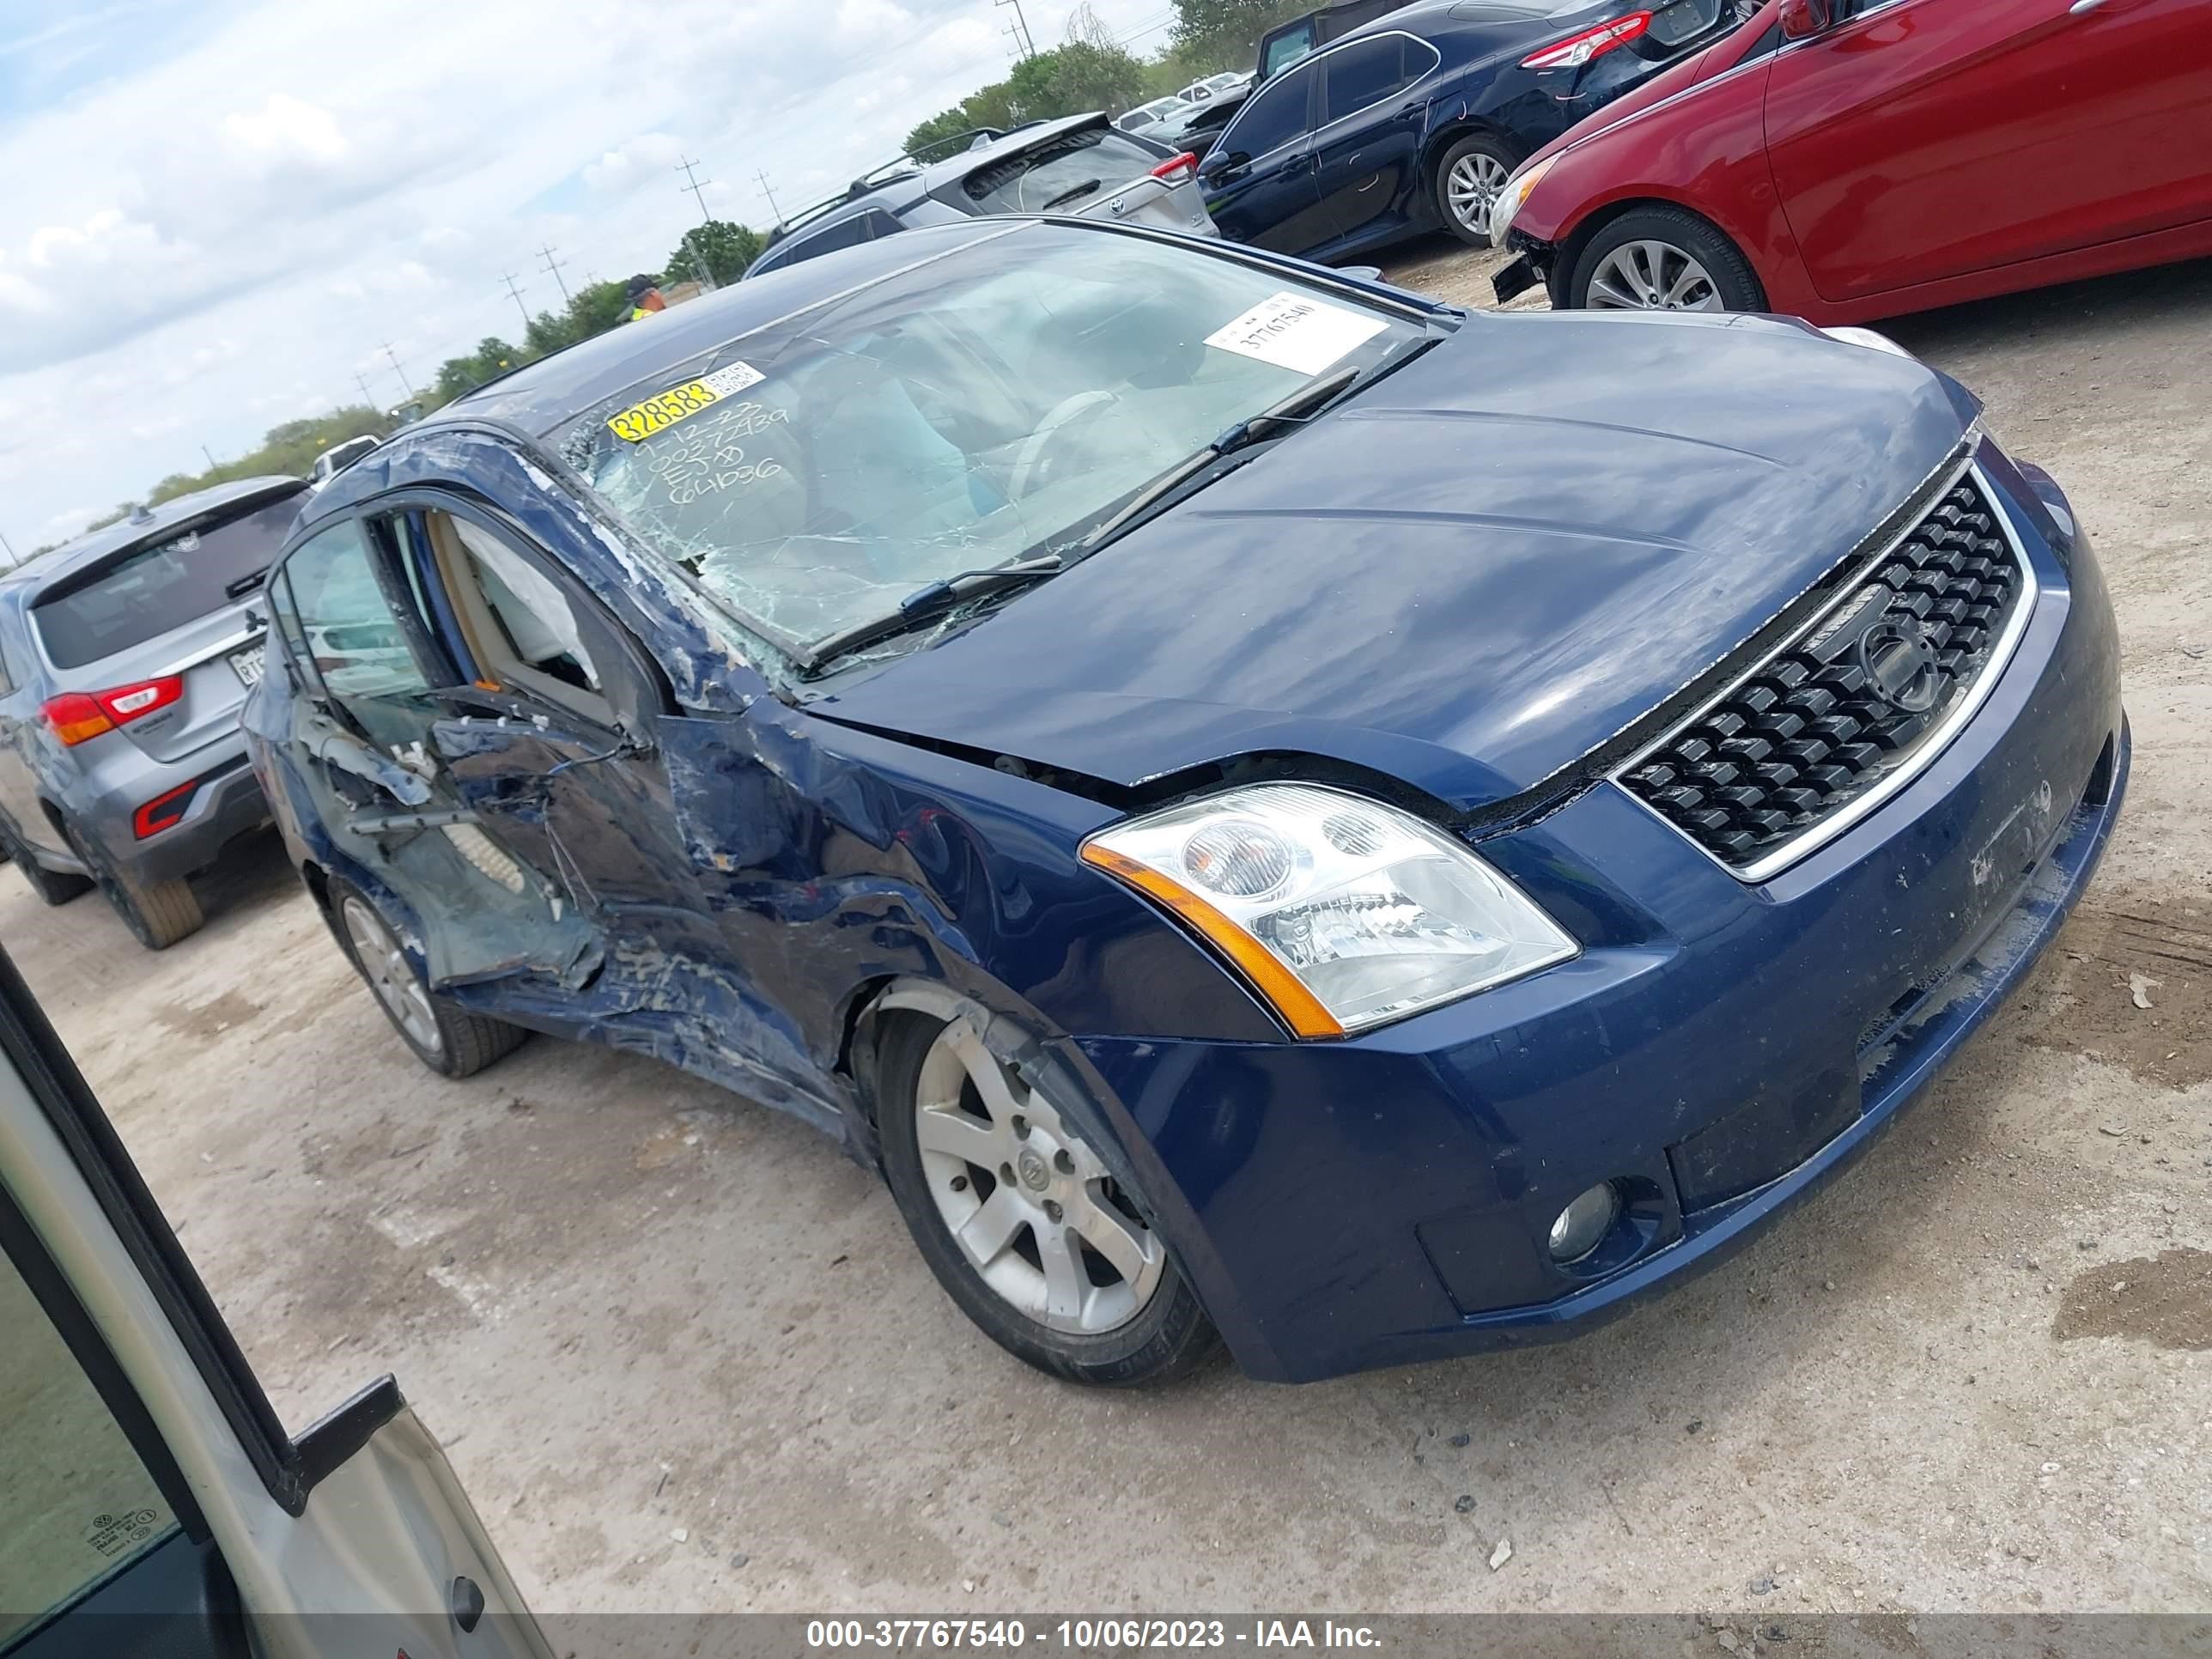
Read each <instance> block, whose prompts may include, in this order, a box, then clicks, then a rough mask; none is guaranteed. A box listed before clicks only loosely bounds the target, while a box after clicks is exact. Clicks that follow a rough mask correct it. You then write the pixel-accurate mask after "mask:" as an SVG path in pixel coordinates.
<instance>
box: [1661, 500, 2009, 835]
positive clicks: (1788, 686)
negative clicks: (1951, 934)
mask: <svg viewBox="0 0 2212 1659" xmlns="http://www.w3.org/2000/svg"><path fill="white" fill-rule="evenodd" d="M2022 586H2023V583H2022V580H2021V570H2020V567H2019V565H2018V563H2017V562H2015V559H2014V557H2013V553H2012V548H2011V545H2010V544H2008V542H2007V541H2006V539H2005V536H2004V532H2003V531H2002V529H2001V528H2000V527H1999V526H1998V523H1997V519H1996V512H1995V510H1994V509H1993V508H1992V507H1990V503H1989V501H1987V500H1986V499H1985V498H1984V495H1983V494H1982V490H1981V487H1980V486H1979V485H1978V483H1975V482H1974V480H1973V478H1972V477H1971V476H1969V477H1966V478H1964V479H1961V480H1960V483H1958V484H1957V485H1956V486H1955V487H1954V488H1953V489H1951V490H1950V491H1949V492H1948V494H1946V495H1944V497H1943V499H1942V501H1940V502H1939V503H1938V504H1937V505H1936V508H1935V510H1934V511H1933V512H1931V513H1929V515H1928V516H1927V517H1926V518H1925V519H1923V520H1921V522H1920V524H1919V526H1918V527H1917V529H1915V530H1914V531H1913V532H1911V534H1910V535H1909V536H1907V537H1906V538H1905V539H1904V541H1903V542H1901V543H1899V545H1898V546H1897V548H1896V549H1895V550H1894V551H1893V552H1891V553H1890V554H1888V555H1887V556H1886V557H1884V558H1883V559H1882V561H1881V563H1880V564H1879V565H1877V566H1875V568H1873V569H1872V570H1871V571H1870V572H1869V573H1868V574H1867V575H1866V576H1865V578H1864V579H1863V580H1860V581H1859V582H1857V584H1856V585H1854V586H1852V587H1851V588H1850V590H1849V592H1847V593H1846V594H1845V595H1844V598H1842V599H1839V600H1838V602H1837V603H1836V605H1834V606H1833V608H1832V609H1831V610H1830V611H1829V612H1828V613H1827V615H1826V616H1825V617H1822V618H1821V620H1820V623H1819V624H1818V625H1817V626H1815V627H1814V629H1812V630H1811V631H1810V632H1809V633H1808V634H1807V635H1805V637H1803V638H1802V639H1801V640H1799V641H1797V642H1796V644H1795V645H1793V646H1791V647H1790V648H1789V649H1787V650H1785V651H1784V652H1782V653H1779V654H1778V655H1777V656H1776V657H1775V658H1774V659H1772V660H1771V661H1770V662H1768V663H1766V664H1765V665H1764V666H1763V667H1761V668H1760V669H1759V671H1758V673H1757V674H1756V675H1754V676H1753V678H1750V679H1748V680H1747V681H1746V682H1744V684H1741V685H1739V686H1737V687H1736V688H1735V690H1733V691H1730V692H1729V694H1728V695H1727V696H1724V697H1723V698H1722V699H1721V700H1720V701H1719V702H1716V703H1714V704H1713V705H1712V707H1711V708H1708V709H1706V710H1705V712H1704V713H1702V714H1699V716H1698V718H1697V719H1696V720H1694V721H1693V722H1692V724H1691V725H1690V726H1687V727H1686V728H1685V729H1684V730H1683V731H1681V732H1678V733H1677V734H1676V735H1675V736H1674V737H1673V738H1669V739H1668V741H1667V743H1666V744H1663V745H1662V747H1660V748H1659V749H1658V750H1655V751H1654V752H1653V753H1651V754H1650V755H1648V756H1646V757H1644V759H1643V760H1641V761H1639V762H1638V763H1637V764H1636V765H1635V766H1633V767H1632V768H1631V769H1629V770H1628V772H1627V773H1626V774H1625V775H1624V777H1623V781H1624V782H1625V783H1626V785H1627V787H1629V788H1630V789H1632V790H1633V791H1634V792H1635V793H1636V794H1637V795H1638V797H1639V798H1641V799H1643V800H1644V802H1645V803H1646V804H1647V805H1650V807H1651V808H1652V809H1653V810H1654V811H1656V812H1658V813H1659V814H1660V816H1661V817H1664V818H1666V819H1667V820H1668V822H1669V823H1673V824H1674V825H1675V826H1676V827H1677V828H1679V829H1680V830H1681V831H1682V833H1683V834H1685V835H1686V836H1689V837H1690V839H1691V840H1692V841H1694V842H1697V843H1698V844H1699V846H1701V847H1703V848H1705V849H1706V850H1707V851H1708V852H1711V854H1714V855H1715V856H1716V857H1717V858H1719V859H1720V860H1722V861H1723V863H1726V864H1729V865H1735V866H1742V865H1747V864H1752V863H1755V862H1757V861H1758V860H1760V859H1761V858H1763V857H1765V855H1767V854H1771V853H1772V852H1774V851H1775V850H1776V849H1777V848H1779V847H1781V846H1782V845H1783V844H1784V843H1785V842H1790V841H1791V840H1794V839H1795V838H1796V837H1797V836H1802V835H1803V834H1805V833H1806V832H1807V831H1808V830H1810V829H1815V828H1817V827H1818V826H1819V824H1820V823H1821V822H1822V820H1824V819H1825V818H1826V817H1828V816H1829V815H1830V814H1831V813H1833V812H1836V811H1839V810H1840V809H1842V808H1843V807H1844V805H1846V804H1848V803H1849V802H1850V801H1851V800H1853V799H1856V798H1857V797H1858V796H1859V795H1862V794H1863V793H1866V792H1867V791H1868V790H1869V789H1871V788H1873V787H1875V785H1876V784H1877V783H1879V782H1881V780H1882V779H1883V778H1885V777H1887V776H1888V775H1890V774H1891V773H1893V772H1894V771H1895V770H1897V769H1898V768H1899V767H1900V766H1903V765H1905V763H1907V762H1908V761H1910V759H1911V757H1912V754H1913V751H1914V750H1916V749H1917V748H1918V747H1919V745H1920V744H1921V742H1922V740H1923V739H1924V738H1926V737H1927V735H1928V733H1929V731H1930V730H1931V729H1933V728H1934V727H1935V726H1936V725H1938V724H1939V723H1940V722H1941V721H1942V719H1943V717H1944V715H1945V714H1946V713H1947V712H1948V710H1949V708H1950V707H1951V705H1952V704H1953V702H1954V701H1955V700H1956V699H1957V698H1958V697H1960V696H1961V695H1963V694H1964V693H1965V691H1966V689H1967V688H1968V687H1969V686H1971V685H1972V684H1973V682H1974V680H1975V678H1976V677H1977V676H1978V675H1979V674H1980V673H1981V671H1982V670H1983V668H1984V666H1985V665H1987V664H1988V662H1989V659H1990V653H1991V652H1992V651H1993V650H1994V649H1995V648H1996V642H1997V640H1998V638H1999V637H2000V636H2001V635H2002V633H2003V632H2004V626H2005V623H2006V621H2007V619H2008V617H2010V615H2011V613H2012V610H2013V607H2014V606H2015V605H2017V604H2019V602H2020V598H2021V590H2022Z"/></svg>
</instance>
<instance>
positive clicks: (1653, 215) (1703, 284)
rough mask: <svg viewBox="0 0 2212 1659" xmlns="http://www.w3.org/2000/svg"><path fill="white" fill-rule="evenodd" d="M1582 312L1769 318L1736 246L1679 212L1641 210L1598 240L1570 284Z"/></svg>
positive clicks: (1570, 299) (1570, 301) (1573, 304)
mask: <svg viewBox="0 0 2212 1659" xmlns="http://www.w3.org/2000/svg"><path fill="white" fill-rule="evenodd" d="M1567 306H1568V308H1569V309H1571V310H1576V311H1764V310H1765V309H1766V290H1765V289H1763V288H1761V287H1760V286H1759V276H1758V275H1757V273H1756V272H1754V271H1753V270H1752V268H1751V262H1750V261H1749V260H1747V259H1746V258H1744V257H1743V254H1742V252H1741V251H1740V250H1739V249H1738V248H1737V247H1736V245H1735V243H1734V242H1731V241H1730V240H1729V239H1728V238H1727V237H1725V236H1723V235H1722V234H1721V233H1720V232H1719V231H1717V230H1716V229H1714V228H1712V226H1711V225H1709V224H1707V223H1706V222H1705V221H1704V220H1703V219H1700V218H1699V217H1698V216H1697V215H1695V214H1694V213H1685V212H1684V211H1683V210H1681V209H1680V208H1671V207H1648V208H1635V209H1632V210H1630V211H1629V212H1626V213H1624V214H1622V215H1621V216H1620V217H1619V218H1618V219H1615V220H1614V221H1613V222H1612V223H1610V224H1608V225H1607V226H1606V227H1605V228H1602V229H1601V230H1600V231H1599V232H1598V234H1596V235H1595V236H1594V237H1592V238H1591V239H1590V241H1589V246H1587V247H1585V248H1583V251H1582V257H1581V258H1578V259H1577V260H1576V261H1575V269H1574V274H1573V275H1572V276H1570V277H1569V278H1568V279H1567Z"/></svg>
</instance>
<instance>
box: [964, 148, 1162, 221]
mask: <svg viewBox="0 0 2212 1659" xmlns="http://www.w3.org/2000/svg"><path fill="white" fill-rule="evenodd" d="M1159 164H1160V155H1159V152H1158V150H1152V149H1146V148H1145V147H1144V146H1143V145H1142V144H1139V143H1135V142H1134V141H1133V140H1132V139H1130V138H1128V137H1125V136H1124V135H1122V134H1121V133H1119V132H1116V131H1114V130H1113V129H1112V128H1111V127H1088V128H1085V130H1084V131H1081V132H1071V133H1066V134H1064V135H1063V136H1061V137H1058V138H1054V139H1051V140H1049V141H1048V142H1047V143H1042V144H1039V145H1037V146H1036V147H1035V148H1034V149H1025V150H1024V151H1023V152H1022V153H1021V154H1020V155H1010V156H1008V157H1007V158H1006V160H1005V161H994V162H993V163H992V164H991V165H990V166H989V167H978V168H976V169H975V172H973V173H969V175H968V177H967V179H965V180H964V181H963V185H962V188H963V189H964V190H965V191H967V192H968V199H969V201H971V202H973V203H975V210H976V211H977V212H978V213H1044V212H1048V211H1052V212H1067V213H1080V212H1082V211H1083V209H1084V205H1085V203H1088V202H1091V201H1093V200H1095V199H1097V197H1099V196H1100V195H1102V194H1103V193H1105V192H1108V191H1116V190H1119V189H1120V188H1121V186H1122V185H1126V184H1127V183H1128V182H1129V181H1130V180H1131V179H1141V178H1143V177H1144V176H1145V175H1146V173H1150V172H1151V171H1152V169H1153V168H1154V167H1158V165H1159Z"/></svg>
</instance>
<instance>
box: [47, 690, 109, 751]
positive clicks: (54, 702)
mask: <svg viewBox="0 0 2212 1659" xmlns="http://www.w3.org/2000/svg"><path fill="white" fill-rule="evenodd" d="M39 712H40V714H43V715H45V716H46V724H47V725H48V726H52V728H53V733H54V735H55V736H56V737H58V738H60V739H61V740H62V741H63V742H64V744H69V745H70V747H72V748H74V747H75V746H76V744H81V743H82V742H83V741H84V740H85V739H86V738H96V737H98V736H99V735H100V733H101V732H112V731H113V730H114V729H115V722H114V721H113V720H110V719H108V718H107V711H106V709H105V708H101V707H100V705H99V704H98V703H96V702H94V701H93V700H92V699H91V698H90V697H88V696H85V695H84V693H83V692H82V691H64V692H63V693H62V694H61V696H58V697H48V698H47V699H46V702H44V703H42V704H41V705H40V708H39Z"/></svg>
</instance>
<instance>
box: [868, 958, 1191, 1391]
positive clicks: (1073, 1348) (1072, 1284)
mask: <svg viewBox="0 0 2212 1659" xmlns="http://www.w3.org/2000/svg"><path fill="white" fill-rule="evenodd" d="M945 1001H946V1003H947V1004H948V1005H949V1007H950V1008H957V1007H958V1006H959V1005H960V1004H961V1003H962V1001H963V1000H962V999H959V998H957V997H954V996H952V995H951V994H949V993H948V994H946V997H945ZM966 1006H968V1007H969V1008H970V1009H972V1008H973V1006H974V1005H972V1004H969V1005H966ZM876 1078H877V1085H878V1086H877V1095H876V1101H877V1126H876V1127H877V1133H878V1142H879V1145H880V1146H881V1149H882V1153H883V1167H884V1179H885V1181H886V1182H887V1183H888V1184H889V1185H890V1189H891V1197H892V1199H893V1200H894V1201H895V1202H896V1204H897V1205H898V1207H899V1212H900V1214H901V1215H902V1217H904V1218H905V1220H906V1225H907V1231H908V1232H910V1233H911V1234H912V1235H913V1236H914V1242H915V1247H916V1248H917V1249H920V1250H921V1258H922V1260H923V1261H926V1262H927V1263H928V1264H929V1268H930V1271H931V1272H932V1273H935V1274H936V1275H937V1280H938V1283H939V1284H940V1285H943V1286H944V1287H945V1293H946V1294H947V1295H949V1296H950V1297H951V1298H952V1300H953V1301H954V1302H955V1303H957V1304H958V1305H959V1308H960V1310H961V1311H962V1312H963V1313H964V1314H966V1315H967V1316H968V1317H969V1319H970V1320H972V1321H973V1322H975V1324H976V1325H977V1326H979V1327H980V1328H981V1330H982V1332H983V1334H985V1335H986V1336H987V1337H989V1338H990V1339H991V1340H993V1341H994V1342H996V1343H997V1344H998V1345H999V1346H1000V1347H1002V1348H1004V1349H1005V1350H1006V1352H1009V1353H1011V1354H1012V1355H1013V1356H1014V1357H1015V1358H1018V1359H1020V1360H1023V1361H1024V1362H1025V1363H1027V1364H1030V1365H1033V1366H1035V1367H1036V1369H1037V1370H1041V1371H1044V1372H1047V1373H1048V1374H1049V1375H1051V1376H1058V1377H1064V1378H1066V1380H1067V1381H1069V1382H1071V1383H1085V1384H1087V1385H1090V1386H1092V1387H1111V1388H1134V1387H1138V1386H1140V1385H1143V1384H1147V1383H1164V1382H1167V1381H1169V1380H1170V1379H1172V1378H1174V1377H1177V1376H1183V1375H1185V1374H1187V1373H1188V1372H1189V1371H1191V1370H1194V1369H1195V1368H1196V1367H1197V1366H1199V1365H1200V1364H1203V1363H1204V1362H1205V1360H1206V1358H1207V1357H1208V1356H1210V1355H1211V1354H1212V1352H1213V1351H1214V1349H1215V1348H1216V1347H1217V1346H1218V1344H1219V1340H1220V1339H1219V1338H1218V1336H1217V1335H1216V1334H1214V1329H1213V1326H1212V1322H1211V1321H1209V1320H1208V1319H1207V1318H1206V1313H1205V1310H1203V1309H1202V1308H1200V1306H1199V1303H1198V1297H1197V1295H1196V1294H1195V1293H1194V1291H1192V1289H1191V1287H1190V1283H1189V1281H1188V1279H1185V1278H1184V1277H1183V1273H1182V1268H1181V1267H1180V1266H1179V1265H1178V1264H1177V1263H1176V1260H1175V1258H1174V1255H1173V1254H1172V1253H1171V1252H1170V1250H1169V1249H1168V1248H1167V1244H1166V1241H1165V1240H1164V1239H1162V1238H1161V1237H1159V1236H1158V1234H1157V1233H1156V1232H1154V1231H1152V1228H1151V1226H1150V1225H1148V1224H1147V1223H1146V1221H1145V1220H1143V1219H1142V1217H1143V1216H1144V1215H1146V1214H1147V1213H1149V1212H1148V1211H1146V1208H1145V1206H1144V1205H1143V1200H1142V1199H1141V1197H1140V1195H1139V1194H1136V1193H1133V1192H1132V1191H1131V1190H1130V1189H1129V1188H1128V1185H1127V1182H1126V1180H1116V1179H1115V1177H1113V1176H1109V1174H1108V1173H1107V1169H1106V1165H1105V1164H1103V1162H1102V1161H1101V1160H1100V1159H1099V1158H1098V1156H1097V1152H1096V1151H1095V1150H1094V1149H1093V1148H1092V1147H1091V1145H1090V1144H1089V1142H1088V1141H1086V1140H1085V1139H1084V1138H1083V1133H1082V1131H1081V1126H1082V1125H1083V1124H1084V1123H1085V1121H1098V1117H1099V1115H1098V1113H1097V1109H1096V1107H1095V1105H1092V1104H1091V1103H1088V1102H1080V1103H1079V1102H1075V1101H1073V1100H1071V1099H1069V1098H1067V1096H1068V1095H1069V1093H1070V1092H1071V1091H1073V1088H1074V1087H1076V1086H1077V1085H1075V1084H1074V1082H1073V1079H1071V1078H1070V1077H1069V1076H1068V1074H1067V1073H1066V1072H1065V1070H1064V1069H1061V1068H1057V1067H1049V1066H1043V1065H1042V1064H1032V1063H1024V1065H1023V1066H1022V1067H1021V1069H1020V1071H1019V1073H1016V1072H1015V1071H1013V1070H1012V1069H1011V1068H1009V1067H1008V1066H1006V1065H1005V1063H1004V1062H1002V1061H1000V1060H998V1059H997V1058H996V1057H995V1056H994V1054H992V1053H991V1052H990V1050H989V1049H988V1048H986V1047H985V1045H984V1042H983V1040H982V1037H981V1033H980V1031H979V1030H977V1029H976V1024H975V1018H974V1017H971V1014H970V1013H968V1012H951V1014H950V1018H939V1017H936V1016H934V1015H932V1014H929V1013H924V1012H912V1011H908V1010H904V1009H902V1010H899V1011H897V1012H891V1013H889V1014H886V1015H885V1016H884V1027H883V1034H882V1042H881V1047H880V1048H879V1049H878V1065H877V1070H876ZM925 1135H927V1139H926V1140H925V1138H924V1137H925ZM979 1160H980V1161H979ZM1017 1166H1018V1168H1017ZM1094 1238H1095V1239H1097V1240H1098V1241H1099V1242H1100V1243H1103V1244H1104V1246H1105V1247H1106V1251H1108V1252H1110V1253H1111V1257H1112V1259H1111V1260H1109V1255H1107V1254H1105V1253H1102V1252H1101V1251H1099V1250H1097V1249H1094V1248H1092V1243H1091V1241H1092V1240H1093V1239H1094Z"/></svg>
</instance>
